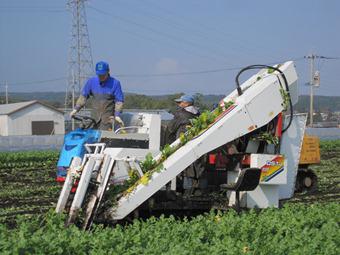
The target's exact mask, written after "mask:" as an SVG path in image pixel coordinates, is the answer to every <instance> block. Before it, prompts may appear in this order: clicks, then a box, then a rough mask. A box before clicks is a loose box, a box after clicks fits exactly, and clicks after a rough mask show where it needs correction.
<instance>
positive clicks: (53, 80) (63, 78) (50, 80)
mask: <svg viewBox="0 0 340 255" xmlns="http://www.w3.org/2000/svg"><path fill="white" fill-rule="evenodd" d="M66 79H67V77H59V78H53V79H48V80H35V81H23V82H14V83H12V82H11V83H10V85H11V86H23V85H31V84H41V83H49V82H55V81H62V80H66Z"/></svg>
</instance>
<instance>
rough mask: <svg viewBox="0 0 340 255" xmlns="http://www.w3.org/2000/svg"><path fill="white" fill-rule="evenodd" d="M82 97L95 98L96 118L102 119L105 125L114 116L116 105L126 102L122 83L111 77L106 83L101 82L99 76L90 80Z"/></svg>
mask: <svg viewBox="0 0 340 255" xmlns="http://www.w3.org/2000/svg"><path fill="white" fill-rule="evenodd" d="M81 95H82V96H83V97H84V98H85V99H88V98H89V97H90V96H91V97H92V98H93V100H92V101H93V102H92V106H93V111H94V117H95V118H96V119H97V120H99V118H100V119H101V120H102V122H105V123H106V122H107V120H108V117H110V116H114V113H115V103H118V102H121V103H123V102H124V95H123V92H122V88H121V86H120V82H119V81H118V80H117V79H115V78H113V77H111V76H109V77H108V79H107V80H106V81H105V82H100V81H99V78H98V77H97V76H95V77H92V78H90V79H89V80H88V81H87V83H86V84H85V86H84V87H83V90H82V93H81ZM84 103H85V102H84ZM77 104H78V102H77Z"/></svg>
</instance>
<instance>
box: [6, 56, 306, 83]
mask: <svg viewBox="0 0 340 255" xmlns="http://www.w3.org/2000/svg"><path fill="white" fill-rule="evenodd" d="M303 59H304V57H298V58H293V59H290V60H292V61H294V62H297V61H300V60H303ZM285 61H286V60H284V61H276V62H272V63H266V65H273V64H277V63H283V62H285ZM243 67H244V66H235V67H221V68H215V69H206V70H198V71H188V72H169V73H148V74H116V75H115V76H117V77H123V78H143V77H147V78H151V77H169V76H186V75H200V74H209V73H219V72H227V71H237V70H240V69H241V68H243ZM67 78H68V77H57V78H53V79H46V80H35V81H24V82H13V83H12V82H10V84H11V86H22V85H30V84H40V83H50V82H55V81H61V80H67Z"/></svg>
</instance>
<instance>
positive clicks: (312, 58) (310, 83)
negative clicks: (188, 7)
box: [305, 54, 317, 127]
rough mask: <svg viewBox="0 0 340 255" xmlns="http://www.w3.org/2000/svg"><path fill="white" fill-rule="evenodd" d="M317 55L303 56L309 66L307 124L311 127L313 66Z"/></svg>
mask: <svg viewBox="0 0 340 255" xmlns="http://www.w3.org/2000/svg"><path fill="white" fill-rule="evenodd" d="M316 57H317V56H316V55H314V54H311V55H308V56H305V58H307V59H309V68H310V81H309V85H310V101H309V103H310V104H309V126H310V127H313V104H314V102H313V100H314V72H315V71H314V68H315V58H316Z"/></svg>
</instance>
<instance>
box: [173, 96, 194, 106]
mask: <svg viewBox="0 0 340 255" xmlns="http://www.w3.org/2000/svg"><path fill="white" fill-rule="evenodd" d="M175 102H177V103H180V102H188V103H192V104H193V103H194V98H193V97H192V96H190V95H183V96H181V97H180V98H177V99H175Z"/></svg>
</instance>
